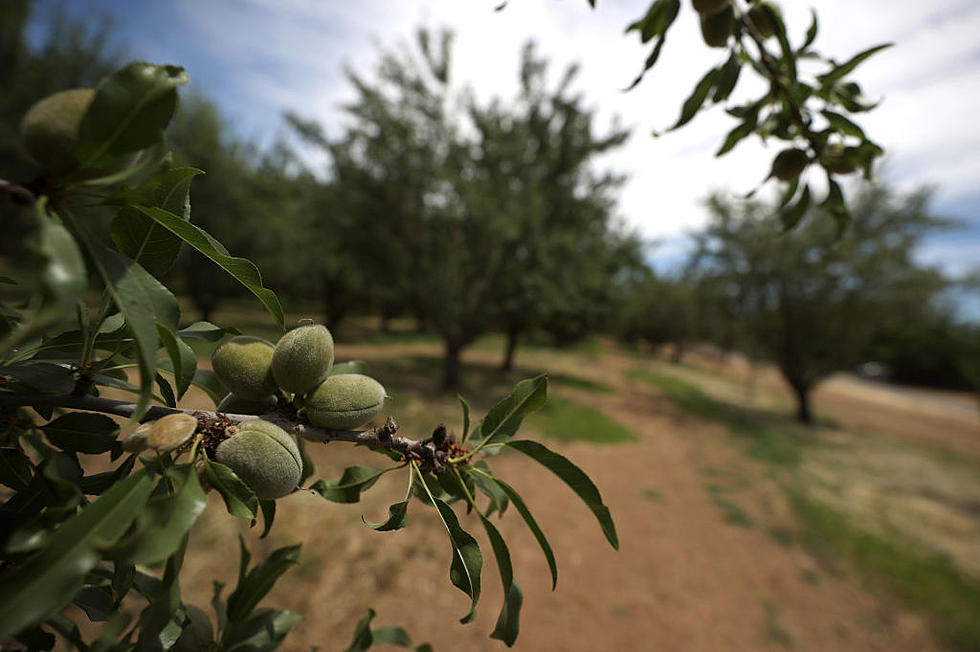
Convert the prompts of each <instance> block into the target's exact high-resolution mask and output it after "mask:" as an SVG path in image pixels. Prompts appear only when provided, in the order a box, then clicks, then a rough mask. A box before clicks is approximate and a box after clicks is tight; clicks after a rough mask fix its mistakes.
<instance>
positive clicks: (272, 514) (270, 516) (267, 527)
mask: <svg viewBox="0 0 980 652" xmlns="http://www.w3.org/2000/svg"><path fill="white" fill-rule="evenodd" d="M259 508H260V509H261V510H262V534H261V535H259V538H260V539H264V538H266V537H267V536H269V532H271V531H272V523H273V522H274V521H275V520H276V501H274V500H260V501H259Z"/></svg>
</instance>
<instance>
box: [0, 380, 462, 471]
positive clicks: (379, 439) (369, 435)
mask: <svg viewBox="0 0 980 652" xmlns="http://www.w3.org/2000/svg"><path fill="white" fill-rule="evenodd" d="M0 406H8V407H50V408H56V407H60V408H69V409H73V410H85V411H88V412H101V413H104V414H113V415H116V416H120V417H131V416H133V414H134V413H135V411H136V403H132V402H128V401H119V400H115V399H110V398H101V397H98V396H90V395H83V396H75V395H73V394H19V393H13V392H0ZM284 412H285V411H284ZM178 413H183V414H190V415H192V416H195V417H197V419H198V420H199V421H205V422H215V423H217V422H222V421H224V422H225V423H227V422H228V421H231V422H232V423H241V422H243V421H249V420H252V419H263V420H265V421H269V422H271V423H274V424H276V425H277V426H279V427H280V428H282V429H284V430H286V431H288V432H292V433H295V434H296V435H298V436H300V437H303V438H304V439H307V440H309V441H314V442H320V443H323V444H329V443H330V442H334V441H346V442H350V443H353V444H359V445H362V446H370V447H374V448H380V449H383V450H389V451H394V452H397V453H401V454H402V455H404V456H405V457H406V459H413V460H415V461H417V462H419V463H421V464H422V465H423V467H424V468H423V470H431V471H432V472H433V473H436V474H439V473H442V472H443V471H444V470H445V462H446V459H447V457H448V453H449V451H450V449H451V448H452V447H454V446H455V443H454V442H453V440H452V438H450V437H448V436H447V435H446V429H445V426H441V425H440V426H439V427H437V428H436V430H435V432H434V433H433V436H432V437H429V438H427V439H423V440H416V439H410V438H408V437H401V436H396V434H395V433H396V432H398V423H397V422H396V421H395V419H394V417H388V418H387V419H386V420H385V422H384V424H383V425H380V426H377V427H375V428H369V429H368V430H327V429H325V428H318V427H316V426H313V425H310V424H308V423H303V422H302V421H299V420H297V419H295V418H291V417H289V416H286V415H285V414H284V413H283V412H270V413H268V414H263V415H258V416H256V415H252V414H226V413H224V412H214V411H210V410H189V409H182V408H172V407H166V406H162V405H154V406H152V407H150V409H149V410H147V412H146V415H145V416H144V417H143V419H142V420H143V421H153V420H156V419H159V418H161V417H164V416H166V415H168V414H178ZM219 415H220V416H219ZM221 417H223V419H222V418H221Z"/></svg>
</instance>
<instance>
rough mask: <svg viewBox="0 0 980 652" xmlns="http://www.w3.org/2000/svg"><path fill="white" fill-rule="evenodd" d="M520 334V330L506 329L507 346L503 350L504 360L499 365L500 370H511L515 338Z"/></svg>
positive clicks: (515, 343) (515, 345)
mask: <svg viewBox="0 0 980 652" xmlns="http://www.w3.org/2000/svg"><path fill="white" fill-rule="evenodd" d="M520 336H521V332H520V330H518V329H516V328H509V329H507V348H506V349H505V350H504V361H503V363H502V364H501V365H500V370H501V371H511V370H512V369H513V368H514V354H515V353H516V352H517V340H518V339H519V338H520Z"/></svg>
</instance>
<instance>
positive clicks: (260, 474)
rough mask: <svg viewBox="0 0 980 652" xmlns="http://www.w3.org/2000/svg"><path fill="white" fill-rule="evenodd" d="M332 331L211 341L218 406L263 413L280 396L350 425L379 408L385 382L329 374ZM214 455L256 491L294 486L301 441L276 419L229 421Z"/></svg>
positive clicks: (303, 410)
mask: <svg viewBox="0 0 980 652" xmlns="http://www.w3.org/2000/svg"><path fill="white" fill-rule="evenodd" d="M333 362H334V342H333V336H331V334H330V331H329V330H327V328H326V327H325V326H315V325H309V326H300V327H299V328H296V329H294V330H292V331H290V332H288V333H286V334H285V335H283V336H282V338H281V339H280V340H279V342H278V343H276V344H272V343H271V342H269V341H267V340H264V339H262V338H259V337H252V336H249V335H239V336H237V337H233V338H231V339H230V340H228V341H227V342H225V343H223V344H222V345H221V346H219V347H218V348H216V349H215V351H214V353H213V354H212V356H211V366H212V368H213V369H214V373H215V375H216V376H217V377H218V379H219V380H220V381H221V382H222V383H223V384H224V385H225V386H226V387H227V388H228V389H229V390H230V391H231V393H230V394H228V396H226V397H225V398H224V399H223V400H222V401H221V403H220V404H219V405H218V411H219V412H225V413H229V414H253V415H261V414H266V413H268V412H271V411H273V410H274V409H275V408H276V406H277V404H278V403H279V400H280V398H282V399H284V400H289V401H291V402H292V404H293V405H294V406H296V407H297V408H299V411H300V414H302V415H304V416H305V418H306V420H307V421H309V423H311V424H312V425H314V426H319V427H321V428H326V429H328V430H349V429H352V428H357V427H359V426H363V425H364V424H366V423H368V422H369V421H371V420H372V419H373V418H374V417H376V416H377V415H378V413H379V412H381V408H382V406H383V405H384V400H385V398H386V396H385V389H384V387H382V386H381V384H380V383H379V382H378V381H376V380H374V379H373V378H370V377H369V376H365V375H362V374H353V373H351V374H334V375H331V373H330V372H331V370H332V368H333ZM228 430H229V431H231V432H226V434H229V435H231V436H230V437H229V438H228V439H226V440H224V441H223V442H221V443H220V444H219V445H218V447H217V449H216V451H215V457H216V459H217V461H218V462H220V463H222V464H224V465H225V466H228V467H229V468H231V469H232V470H233V471H234V472H235V473H236V474H237V475H238V476H239V477H240V478H241V479H242V480H243V481H244V482H245V483H246V484H247V485H249V486H250V487H251V488H252V490H253V491H255V494H256V495H257V496H258V497H259V498H278V497H280V496H283V495H285V494H287V493H289V492H291V491H292V490H293V489H294V488H295V487H296V484H297V483H298V482H299V479H300V476H301V474H302V470H303V464H302V461H301V458H300V454H299V449H298V448H297V446H296V442H295V441H293V439H292V437H291V436H290V435H289V434H287V433H286V432H285V431H284V430H282V428H280V427H279V426H277V425H275V424H273V423H270V422H268V421H263V420H261V419H252V420H247V421H243V422H241V423H239V424H238V425H237V426H235V427H233V428H229V429H228Z"/></svg>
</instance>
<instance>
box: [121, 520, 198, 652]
mask: <svg viewBox="0 0 980 652" xmlns="http://www.w3.org/2000/svg"><path fill="white" fill-rule="evenodd" d="M187 539H188V537H186V536H185V537H184V538H183V540H182V541H181V543H180V546H179V547H178V548H177V551H176V552H174V554H173V555H171V556H170V557H169V558H168V559H167V565H166V566H165V567H164V571H163V578H162V579H161V580H158V581H155V582H153V583H152V584H151V585H149V586H144V588H145V589H149V590H147V591H145V592H144V593H143V595H144V597H146V599H147V600H148V601H149V604H148V605H147V606H146V608H145V609H143V611H142V613H140V617H139V623H138V625H139V639H138V641H137V648H136V649H137V650H138V652H164V651H165V650H168V649H170V648H171V647H173V645H174V643H175V642H176V641H177V639H178V638H180V634H181V631H183V627H182V625H181V623H180V621H179V620H178V618H177V615H178V614H177V611H178V609H179V607H180V583H179V581H178V578H179V576H180V569H181V566H183V564H184V553H185V552H186V551H187ZM137 577H139V575H137ZM134 579H135V578H134ZM140 583H141V582H138V583H137V586H138V585H139V584H140Z"/></svg>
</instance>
